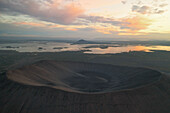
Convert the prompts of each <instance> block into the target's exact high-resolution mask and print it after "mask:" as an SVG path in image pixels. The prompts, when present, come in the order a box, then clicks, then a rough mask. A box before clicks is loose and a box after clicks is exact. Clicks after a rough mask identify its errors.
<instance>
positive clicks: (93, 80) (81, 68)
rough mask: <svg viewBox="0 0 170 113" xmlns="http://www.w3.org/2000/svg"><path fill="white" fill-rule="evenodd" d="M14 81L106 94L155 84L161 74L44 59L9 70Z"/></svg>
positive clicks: (144, 70) (150, 71)
mask: <svg viewBox="0 0 170 113" xmlns="http://www.w3.org/2000/svg"><path fill="white" fill-rule="evenodd" d="M7 77H8V79H10V80H13V81H16V82H19V83H22V84H26V85H32V86H46V87H51V88H55V89H60V90H64V91H69V92H77V93H92V94H93V93H106V92H114V91H121V90H129V89H134V88H138V87H142V86H145V85H147V84H151V83H153V82H155V81H157V80H159V79H160V77H161V73H160V72H158V71H155V70H151V69H147V68H135V67H126V66H114V65H109V64H96V63H85V62H57V61H40V62H37V63H35V64H32V65H28V66H24V67H22V68H19V69H15V70H10V71H8V72H7Z"/></svg>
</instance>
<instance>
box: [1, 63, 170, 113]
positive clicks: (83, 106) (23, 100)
mask: <svg viewBox="0 0 170 113" xmlns="http://www.w3.org/2000/svg"><path fill="white" fill-rule="evenodd" d="M42 64H43V65H42ZM57 64H58V65H57ZM80 65H82V64H80V63H73V62H52V61H48V62H47V61H43V62H39V63H37V64H33V65H31V66H26V67H23V68H20V69H17V70H14V71H9V72H8V73H7V76H8V77H9V78H10V79H11V80H15V81H16V82H13V81H11V80H9V79H8V78H7V76H6V74H4V75H1V78H0V113H169V111H170V107H169V106H170V80H169V78H168V77H167V76H166V75H162V77H161V78H160V73H159V72H157V71H153V70H148V69H144V68H130V67H119V66H111V65H98V64H92V65H89V64H88V63H87V64H86V63H84V64H83V65H82V66H80ZM87 65H88V66H87ZM52 67H53V68H52ZM54 67H55V68H54ZM87 67H90V68H87ZM79 68H80V69H82V70H79V71H77V70H76V69H79ZM113 68H114V69H113ZM120 68H121V70H120ZM29 69H32V70H31V71H30V70H29ZM45 69H47V70H46V71H45ZM54 69H55V70H54ZM86 69H88V70H86ZM40 70H41V71H40ZM56 70H60V71H59V72H60V73H59V72H57V73H56ZM71 70H72V71H73V70H74V71H73V72H72V71H71ZM85 70H86V71H85ZM23 71H25V72H23ZM108 71H112V72H114V73H112V76H111V74H109V72H108ZM12 72H13V73H12ZM107 72H108V73H107ZM118 72H119V73H121V74H119V76H122V77H118V74H116V73H118ZM139 72H140V73H143V74H139ZM152 72H153V73H152ZM16 73H17V74H16ZM26 73H27V74H26ZM38 73H39V74H38ZM51 73H54V74H57V75H58V76H57V75H55V76H52V74H51ZM61 73H62V76H59V75H60V74H61ZM63 73H64V74H63ZM68 73H72V74H71V75H70V74H69V75H68ZM73 73H75V75H74V74H73ZM101 73H102V74H101ZM77 74H78V75H77ZM17 75H18V76H17ZM21 75H22V76H21ZM41 75H43V76H41ZM45 75H46V76H47V77H46V76H45ZM132 75H133V76H132ZM14 76H15V77H16V78H14ZM29 76H30V77H29ZM65 76H66V77H65ZM106 76H107V77H106ZM113 76H116V79H115V80H114V79H113V78H114V77H113ZM127 76H130V77H127ZM69 77H70V78H69ZM82 77H83V78H84V79H82ZM68 78H69V79H68ZM159 78H160V80H158V79H159ZM93 80H94V81H95V82H92V81H93ZM145 80H146V81H145ZM155 80H156V81H155ZM121 81H122V82H121ZM123 81H124V82H123ZM127 81H129V82H127ZM137 81H138V82H139V83H138V82H137ZM154 81H155V83H153V82H154ZM17 82H20V83H17ZM85 82H87V83H85ZM149 82H152V84H149ZM73 83H74V84H73ZM23 84H29V85H23ZM44 84H45V85H44ZM79 84H83V85H79ZM101 84H104V85H101ZM110 84H112V85H111V86H108V85H110ZM146 84H147V85H146ZM96 85H98V86H96ZM40 86H41V87H40ZM42 86H47V87H42ZM89 86H92V89H91V87H89ZM99 86H100V87H99ZM121 86H123V87H121ZM125 86H127V87H125ZM140 86H143V87H140ZM139 87H140V88H139ZM58 88H59V89H63V90H65V91H63V90H59V89H58ZM96 89H100V90H96ZM108 89H110V90H108ZM125 89H129V90H125ZM66 90H67V91H66ZM68 90H69V91H68ZM82 90H83V91H82ZM118 90H119V91H118ZM120 90H122V91H120ZM70 91H71V92H70ZM89 91H92V92H91V94H87V93H89ZM107 91H109V92H107ZM111 91H113V92H111ZM114 91H116V92H114ZM75 92H81V93H75ZM96 92H100V94H94V93H96ZM103 92H105V93H103ZM83 93H85V94H83Z"/></svg>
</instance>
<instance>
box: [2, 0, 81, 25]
mask: <svg viewBox="0 0 170 113" xmlns="http://www.w3.org/2000/svg"><path fill="white" fill-rule="evenodd" d="M0 12H1V13H6V14H7V13H8V14H10V13H12V12H13V13H19V14H23V15H29V16H31V17H34V18H36V19H39V20H43V21H47V22H53V23H60V24H71V23H72V22H74V21H75V20H76V18H77V17H79V16H80V15H82V14H83V13H84V10H83V9H82V8H81V7H80V6H77V5H75V4H73V3H72V4H67V5H62V4H60V3H59V2H58V1H55V0H43V1H42V0H13V1H12V0H0ZM9 12H10V13H9Z"/></svg>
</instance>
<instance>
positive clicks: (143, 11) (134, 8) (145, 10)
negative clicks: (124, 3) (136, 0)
mask: <svg viewBox="0 0 170 113" xmlns="http://www.w3.org/2000/svg"><path fill="white" fill-rule="evenodd" d="M132 11H133V12H138V13H141V14H146V13H150V7H149V6H141V7H140V6H138V5H133V6H132Z"/></svg>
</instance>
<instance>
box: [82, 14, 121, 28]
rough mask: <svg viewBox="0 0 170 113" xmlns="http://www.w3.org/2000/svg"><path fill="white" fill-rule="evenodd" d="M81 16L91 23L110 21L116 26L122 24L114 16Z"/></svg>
mask: <svg viewBox="0 0 170 113" xmlns="http://www.w3.org/2000/svg"><path fill="white" fill-rule="evenodd" d="M81 18H83V19H86V20H87V21H89V22H91V23H109V24H112V25H114V26H118V25H120V24H121V22H120V21H118V20H115V19H114V18H105V17H102V16H82V17H81Z"/></svg>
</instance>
